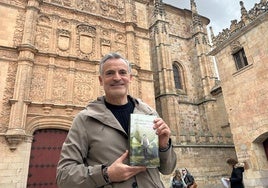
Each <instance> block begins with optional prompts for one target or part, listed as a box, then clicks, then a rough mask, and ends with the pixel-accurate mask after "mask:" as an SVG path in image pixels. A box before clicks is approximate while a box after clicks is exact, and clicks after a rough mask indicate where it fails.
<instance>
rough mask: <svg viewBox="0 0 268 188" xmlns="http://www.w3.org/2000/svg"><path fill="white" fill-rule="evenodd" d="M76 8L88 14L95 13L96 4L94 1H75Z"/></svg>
mask: <svg viewBox="0 0 268 188" xmlns="http://www.w3.org/2000/svg"><path fill="white" fill-rule="evenodd" d="M76 5H77V8H78V9H79V10H84V11H88V12H96V10H97V3H96V0H77V1H76Z"/></svg>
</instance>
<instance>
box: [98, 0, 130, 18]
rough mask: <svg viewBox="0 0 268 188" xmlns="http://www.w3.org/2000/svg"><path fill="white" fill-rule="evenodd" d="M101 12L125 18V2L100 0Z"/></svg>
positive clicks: (121, 0)
mask: <svg viewBox="0 0 268 188" xmlns="http://www.w3.org/2000/svg"><path fill="white" fill-rule="evenodd" d="M100 8H101V9H100V10H101V14H102V15H104V16H108V17H111V18H114V19H117V20H121V21H123V20H124V14H125V3H124V1H123V0H117V1H114V0H100Z"/></svg>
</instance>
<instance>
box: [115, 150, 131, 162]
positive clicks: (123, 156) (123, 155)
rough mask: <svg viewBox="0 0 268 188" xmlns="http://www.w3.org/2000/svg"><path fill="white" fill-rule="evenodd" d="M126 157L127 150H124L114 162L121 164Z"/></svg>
mask: <svg viewBox="0 0 268 188" xmlns="http://www.w3.org/2000/svg"><path fill="white" fill-rule="evenodd" d="M127 156H128V150H126V152H125V153H123V154H122V155H121V156H120V157H119V158H118V159H117V160H116V161H117V162H123V161H124V160H125V159H126V158H127Z"/></svg>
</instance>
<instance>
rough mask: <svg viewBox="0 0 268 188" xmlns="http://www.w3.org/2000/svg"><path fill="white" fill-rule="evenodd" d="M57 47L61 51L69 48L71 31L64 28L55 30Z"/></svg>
mask: <svg viewBox="0 0 268 188" xmlns="http://www.w3.org/2000/svg"><path fill="white" fill-rule="evenodd" d="M57 38H58V43H57V44H58V48H59V49H60V50H62V51H66V50H68V49H69V48H70V38H71V32H70V31H68V30H65V29H58V30H57Z"/></svg>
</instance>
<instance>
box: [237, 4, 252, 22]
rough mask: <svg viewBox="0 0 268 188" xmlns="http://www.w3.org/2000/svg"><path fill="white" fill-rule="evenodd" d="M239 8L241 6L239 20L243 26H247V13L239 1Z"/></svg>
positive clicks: (248, 20)
mask: <svg viewBox="0 0 268 188" xmlns="http://www.w3.org/2000/svg"><path fill="white" fill-rule="evenodd" d="M239 3H240V6H241V20H242V21H243V22H244V24H245V25H247V24H248V23H249V22H250V19H249V16H248V12H247V10H246V8H245V6H244V2H243V1H240V2H239Z"/></svg>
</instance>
